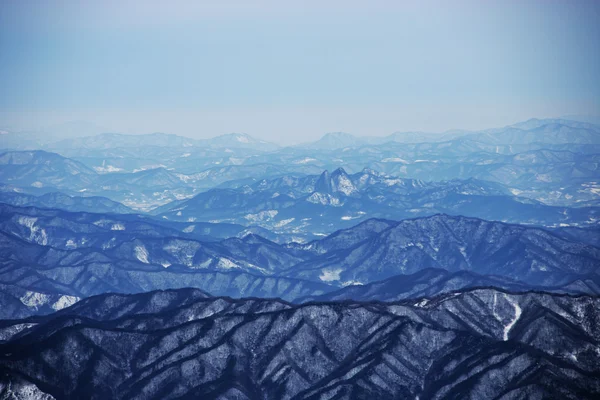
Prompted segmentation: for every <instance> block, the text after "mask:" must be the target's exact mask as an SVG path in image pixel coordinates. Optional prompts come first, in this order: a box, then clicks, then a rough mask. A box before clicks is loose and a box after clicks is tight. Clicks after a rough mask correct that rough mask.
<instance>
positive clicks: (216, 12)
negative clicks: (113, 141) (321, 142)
mask: <svg viewBox="0 0 600 400" xmlns="http://www.w3.org/2000/svg"><path fill="white" fill-rule="evenodd" d="M598 71H600V1H594V0H589V1H583V0H580V1H577V0H572V1H566V0H563V1H558V0H544V1H542V0H521V1H513V0H504V1H493V0H487V1H486V0H479V1H467V0H453V1H427V0H425V1H402V0H400V1H381V0H371V1H353V0H347V1H338V0H334V1H326V0H321V1H314V0H305V1H302V2H287V1H274V0H258V1H251V0H219V1H181V0H174V1H169V2H164V1H163V2H158V1H152V0H150V1H141V0H121V1H113V0H105V1H100V2H96V1H81V0H77V1H61V0H56V1H50V0H49V1H32V0H15V1H13V0H0V127H9V128H11V129H17V130H21V129H43V128H44V127H47V126H51V125H56V124H62V123H65V122H68V121H88V122H89V123H91V124H95V125H98V126H101V127H103V129H104V128H105V129H106V130H108V131H111V132H124V133H149V132H167V133H175V134H181V135H186V136H191V137H197V138H205V137H213V136H216V135H220V134H226V133H231V132H243V133H248V134H250V135H252V136H255V137H258V138H262V139H267V140H272V141H276V142H280V143H297V142H303V141H306V140H308V139H316V138H318V137H320V136H322V135H323V134H324V133H326V132H333V131H344V132H349V133H352V134H356V135H363V136H364V135H376V136H381V135H387V134H390V133H392V132H396V131H415V130H418V131H432V132H441V131H445V130H449V129H458V128H460V129H471V130H474V129H484V128H490V127H497V126H503V125H507V124H511V123H514V122H517V121H520V120H525V119H528V118H531V117H538V118H544V117H558V116H562V115H598V114H599V113H600V74H599V73H598ZM82 134H83V133H82Z"/></svg>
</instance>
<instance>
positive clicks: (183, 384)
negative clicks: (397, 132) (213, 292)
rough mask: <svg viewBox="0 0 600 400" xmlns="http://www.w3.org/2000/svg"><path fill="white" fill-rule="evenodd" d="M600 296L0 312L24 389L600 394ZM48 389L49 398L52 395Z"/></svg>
mask: <svg viewBox="0 0 600 400" xmlns="http://www.w3.org/2000/svg"><path fill="white" fill-rule="evenodd" d="M599 301H600V300H599V299H598V297H588V296H579V297H571V296H564V295H551V294H545V293H532V292H531V293H523V294H514V293H510V292H505V291H501V290H494V289H475V290H466V291H461V292H455V293H451V294H448V295H444V296H439V297H433V298H422V299H418V300H407V301H403V302H399V303H387V304H385V303H356V302H352V301H349V302H344V303H311V304H303V305H291V304H289V303H285V302H282V301H280V300H267V299H242V300H232V299H229V298H212V297H210V296H208V295H207V294H206V293H204V292H201V291H197V290H190V289H185V290H179V291H167V292H153V293H146V294H138V295H129V296H122V295H114V294H106V295H101V296H99V297H95V298H91V299H88V300H85V301H82V302H80V303H79V304H77V305H75V306H73V307H70V308H67V309H64V310H62V311H59V312H58V313H56V314H54V315H51V316H45V317H35V318H29V319H25V320H16V321H3V322H2V323H1V327H0V337H1V338H2V340H3V343H2V344H0V370H1V371H2V377H1V383H0V390H1V391H3V393H9V394H11V395H12V396H16V397H17V398H31V397H32V396H34V397H35V398H49V397H48V396H52V398H90V399H106V398H111V399H132V398H144V399H164V398H191V397H194V398H237V399H255V398H263V399H281V398H294V399H317V398H343V399H358V398H377V399H393V398H398V396H401V397H403V398H422V399H424V398H436V399H456V398H489V397H490V396H497V395H501V396H504V397H507V396H509V397H510V398H552V399H554V398H557V399H558V398H560V399H577V400H581V399H593V398H597V397H598V396H600V389H599V388H600V379H599V377H598V373H597V372H598V365H599V364H600V356H599V355H598V352H597V348H598V341H599V340H600V329H599V327H598V324H597V323H596V322H595V321H598V320H599V315H598V310H599V309H600V304H599ZM44 396H45V397H44Z"/></svg>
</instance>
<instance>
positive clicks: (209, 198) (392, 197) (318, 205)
mask: <svg viewBox="0 0 600 400" xmlns="http://www.w3.org/2000/svg"><path fill="white" fill-rule="evenodd" d="M436 213H447V214H453V215H465V216H473V217H478V218H483V219H489V220H500V221H506V222H514V223H526V224H533V225H550V226H551V225H556V226H558V225H560V224H567V223H568V224H573V225H584V226H585V225H588V224H593V223H594V221H598V220H600V207H579V208H567V207H557V206H548V205H545V204H543V203H540V202H537V201H534V200H530V199H527V198H522V197H518V196H515V194H514V191H513V192H511V191H510V190H508V189H507V188H506V187H503V186H502V185H499V184H496V183H492V182H485V181H479V180H476V179H468V180H452V181H447V182H424V181H420V180H414V179H403V178H397V177H393V176H389V175H385V174H381V173H377V172H375V171H373V170H368V169H365V170H363V171H362V172H359V173H356V174H348V173H346V171H345V170H344V169H342V168H338V169H336V170H335V171H333V172H332V173H329V172H328V171H324V172H323V173H321V174H320V175H308V176H294V175H286V176H283V177H280V178H274V179H264V180H261V181H258V182H256V183H253V184H251V185H243V186H241V187H233V188H223V189H212V190H209V191H206V192H202V193H200V194H198V195H196V196H194V197H193V198H191V199H188V200H182V201H179V202H175V203H170V204H167V205H165V206H163V207H159V208H157V209H156V210H154V211H153V214H155V215H159V216H161V217H164V218H167V219H169V220H178V221H186V220H204V221H217V222H230V223H237V224H257V225H260V226H262V227H264V228H267V229H269V230H273V231H275V232H281V233H288V234H291V235H296V236H297V237H298V238H299V239H301V238H303V237H309V238H310V237H311V236H310V235H311V234H312V235H313V236H312V237H313V238H314V237H315V236H314V234H321V235H322V234H329V233H331V232H333V231H335V230H337V229H340V228H344V227H349V226H352V225H353V224H355V223H357V222H359V221H363V220H365V219H368V218H373V217H376V218H387V219H402V218H410V217H415V216H425V215H433V214H436Z"/></svg>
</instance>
